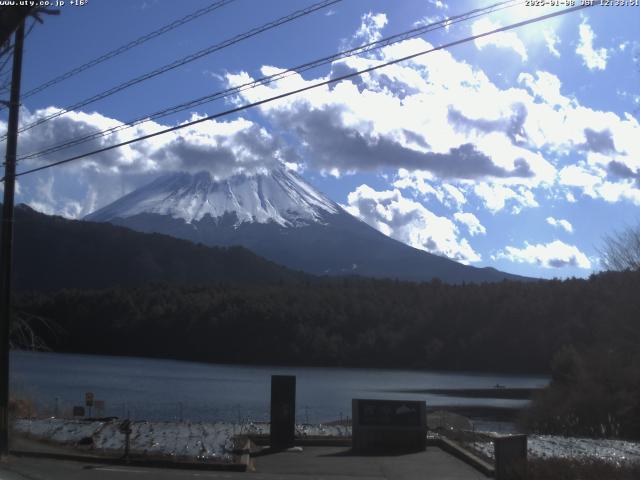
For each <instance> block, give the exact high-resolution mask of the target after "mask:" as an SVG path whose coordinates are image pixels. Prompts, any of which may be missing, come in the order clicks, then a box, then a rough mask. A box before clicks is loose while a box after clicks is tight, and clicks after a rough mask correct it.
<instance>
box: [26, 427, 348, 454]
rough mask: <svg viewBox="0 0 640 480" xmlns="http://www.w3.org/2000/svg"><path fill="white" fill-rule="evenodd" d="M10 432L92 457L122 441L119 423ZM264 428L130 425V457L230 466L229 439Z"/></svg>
mask: <svg viewBox="0 0 640 480" xmlns="http://www.w3.org/2000/svg"><path fill="white" fill-rule="evenodd" d="M14 430H15V431H16V432H19V433H22V434H26V435H28V436H29V437H31V438H33V439H36V440H43V441H47V442H52V443H57V444H61V445H71V446H75V445H78V444H85V445H92V448H93V451H95V452H98V453H104V454H109V453H118V454H121V453H122V452H123V450H124V439H125V436H124V434H122V433H121V432H120V422H119V421H104V422H101V421H94V422H87V421H82V420H66V419H59V418H47V419H38V420H17V421H16V422H15V423H14ZM268 433H269V424H266V423H248V424H241V425H240V424H233V423H227V422H217V423H202V422H197V423H191V422H186V423H179V422H145V421H139V422H131V437H130V438H131V439H130V442H131V443H130V452H131V454H132V455H147V456H171V457H173V458H176V457H182V458H192V459H196V458H197V459H206V460H214V461H215V460H218V461H221V462H229V461H231V460H232V456H231V450H232V443H231V439H232V437H233V436H235V435H240V434H268ZM296 434H297V435H298V436H300V437H304V436H350V435H351V429H350V428H347V427H343V426H327V425H298V426H297V427H296Z"/></svg>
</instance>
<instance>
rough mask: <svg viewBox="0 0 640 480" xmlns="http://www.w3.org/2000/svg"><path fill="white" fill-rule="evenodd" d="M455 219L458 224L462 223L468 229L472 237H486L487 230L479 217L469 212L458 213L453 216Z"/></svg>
mask: <svg viewBox="0 0 640 480" xmlns="http://www.w3.org/2000/svg"><path fill="white" fill-rule="evenodd" d="M453 218H454V219H455V220H456V222H458V223H461V224H463V225H465V226H466V227H467V229H468V230H469V234H470V235H472V236H473V235H484V234H486V233H487V229H486V228H484V225H482V224H481V223H480V220H478V217H476V216H475V215H474V214H473V213H469V212H456V213H454V214H453Z"/></svg>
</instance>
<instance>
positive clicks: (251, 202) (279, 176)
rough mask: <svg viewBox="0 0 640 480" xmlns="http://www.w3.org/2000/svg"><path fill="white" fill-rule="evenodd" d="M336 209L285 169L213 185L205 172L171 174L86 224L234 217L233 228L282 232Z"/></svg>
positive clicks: (233, 178)
mask: <svg viewBox="0 0 640 480" xmlns="http://www.w3.org/2000/svg"><path fill="white" fill-rule="evenodd" d="M339 210H340V207H339V206H338V205H337V204H336V203H334V202H332V201H331V200H329V199H328V198H327V197H326V196H324V195H323V194H322V193H320V192H319V191H317V190H316V189H314V188H313V187H312V186H311V185H309V184H308V183H306V182H305V181H304V180H303V179H302V178H301V177H300V176H299V175H297V174H296V173H294V172H292V171H290V170H287V169H285V168H284V167H283V168H278V169H274V170H271V171H268V172H262V173H256V174H251V175H249V174H238V175H235V176H232V177H229V178H227V179H224V180H215V179H214V178H212V176H211V174H210V173H209V172H200V173H196V174H190V173H172V174H168V175H164V176H162V177H160V178H158V179H157V180H155V181H153V182H151V183H150V184H148V185H146V186H144V187H142V188H139V189H138V190H135V191H134V192H132V193H130V194H129V195H126V196H124V197H122V198H121V199H119V200H117V201H116V202H114V203H112V204H110V205H108V206H106V207H104V208H102V209H100V210H97V211H96V212H94V213H92V214H90V215H89V216H88V217H87V220H93V221H110V220H112V219H114V218H122V219H124V218H129V217H133V216H136V215H139V214H143V213H149V214H158V215H169V216H171V217H173V218H174V219H181V220H184V221H185V222H186V223H189V224H190V223H192V222H197V221H200V220H202V219H203V218H204V217H205V216H206V215H209V216H211V218H213V219H217V218H220V217H223V216H225V215H228V214H232V215H233V214H235V216H236V218H237V221H236V224H237V225H239V224H241V223H245V222H249V223H254V222H255V223H270V222H274V223H276V224H279V225H281V226H283V227H290V226H296V225H301V224H309V223H314V222H321V221H322V217H323V215H325V214H327V213H328V214H335V213H338V212H339Z"/></svg>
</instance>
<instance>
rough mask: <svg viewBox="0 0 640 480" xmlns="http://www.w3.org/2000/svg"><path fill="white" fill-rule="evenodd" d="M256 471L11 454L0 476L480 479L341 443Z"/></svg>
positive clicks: (27, 479) (446, 460)
mask: <svg viewBox="0 0 640 480" xmlns="http://www.w3.org/2000/svg"><path fill="white" fill-rule="evenodd" d="M255 470H256V471H255V472H247V473H240V472H224V471H203V470H177V469H158V468H145V467H138V466H125V465H123V466H119V465H104V464H97V463H89V462H76V461H66V460H49V459H35V458H28V457H21V458H17V457H10V459H9V462H8V463H7V464H0V480H116V479H118V480H120V479H123V480H133V479H148V480H152V479H158V480H164V479H176V480H182V479H184V480H188V479H217V480H234V479H240V478H243V477H244V478H245V479H248V480H276V479H286V480H310V479H314V480H317V479H330V480H414V479H415V480H418V479H420V480H481V479H486V477H485V476H484V475H483V474H481V473H480V472H478V471H476V470H474V469H473V468H471V467H470V466H468V465H466V464H465V463H463V462H461V461H460V460H458V459H456V458H455V457H452V456H451V455H449V454H447V453H445V452H443V451H442V450H440V449H438V448H435V447H430V448H428V449H427V451H426V452H421V453H415V454H410V455H398V456H385V457H360V456H354V455H349V454H348V453H347V452H346V451H345V449H344V448H341V447H307V448H305V449H304V451H303V452H302V453H292V452H282V453H276V454H272V455H265V456H261V457H257V458H255Z"/></svg>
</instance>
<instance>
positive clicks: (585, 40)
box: [576, 19, 609, 70]
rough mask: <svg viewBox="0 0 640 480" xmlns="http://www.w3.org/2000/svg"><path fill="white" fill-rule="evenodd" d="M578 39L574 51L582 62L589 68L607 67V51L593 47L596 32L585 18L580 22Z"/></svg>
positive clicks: (602, 68)
mask: <svg viewBox="0 0 640 480" xmlns="http://www.w3.org/2000/svg"><path fill="white" fill-rule="evenodd" d="M579 34H580V41H579V43H578V46H577V48H576V53H577V54H578V55H580V56H581V57H582V62H583V63H584V65H585V66H586V67H587V68H588V69H589V70H604V69H605V68H607V58H608V56H609V52H608V51H607V49H606V48H597V49H594V48H593V41H594V40H595V39H596V34H595V33H594V32H593V29H592V28H591V26H590V25H589V24H588V23H587V20H586V19H583V20H582V23H581V24H580V30H579Z"/></svg>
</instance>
